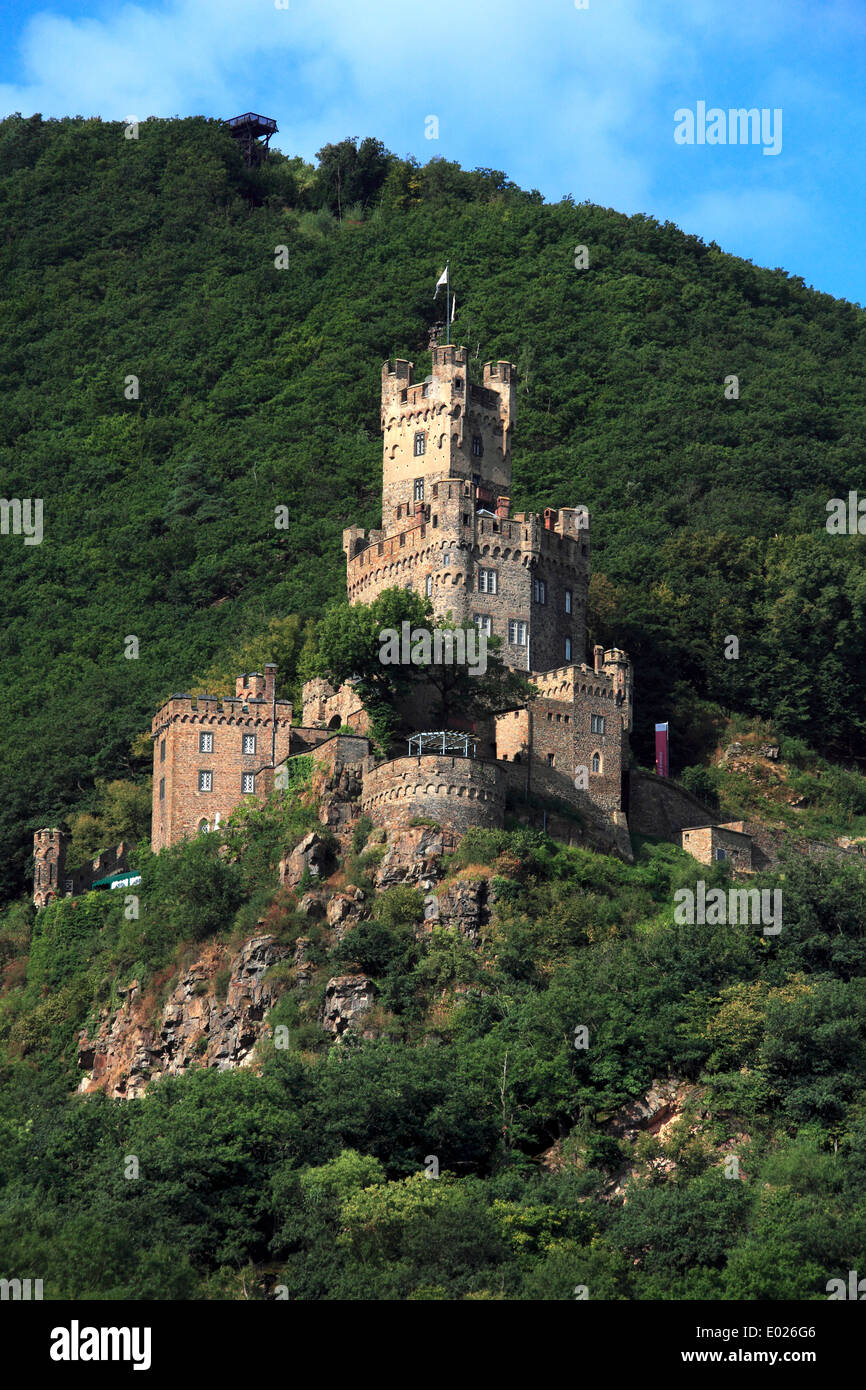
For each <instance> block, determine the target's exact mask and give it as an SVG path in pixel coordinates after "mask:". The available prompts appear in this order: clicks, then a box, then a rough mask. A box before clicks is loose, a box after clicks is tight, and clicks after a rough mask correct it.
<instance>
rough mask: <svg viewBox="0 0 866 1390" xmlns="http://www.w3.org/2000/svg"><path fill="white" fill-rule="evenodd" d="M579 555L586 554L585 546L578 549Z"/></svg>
mask: <svg viewBox="0 0 866 1390" xmlns="http://www.w3.org/2000/svg"><path fill="white" fill-rule="evenodd" d="M580 553H581V555H585V554H586V546H585V545H582V546H581V547H580Z"/></svg>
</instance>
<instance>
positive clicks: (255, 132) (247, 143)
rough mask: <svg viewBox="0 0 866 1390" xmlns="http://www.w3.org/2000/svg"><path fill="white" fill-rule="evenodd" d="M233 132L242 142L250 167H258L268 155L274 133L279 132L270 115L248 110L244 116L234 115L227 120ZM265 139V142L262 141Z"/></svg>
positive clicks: (246, 160) (239, 141)
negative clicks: (259, 114)
mask: <svg viewBox="0 0 866 1390" xmlns="http://www.w3.org/2000/svg"><path fill="white" fill-rule="evenodd" d="M226 125H227V126H228V128H229V131H230V132H231V134H232V135H233V136H234V137H235V139H236V140H237V141H238V143H239V144H240V147H241V149H242V151H243V156H244V163H245V164H246V166H247V168H248V169H251V168H257V167H258V166H259V164H261V162H262V160H264V159H267V157H268V145H269V141H270V138H271V136H272V135H276V133H277V129H278V127H277V123H276V121H274V120H272V119H271V117H270V116H257V115H255V113H254V112H253V111H247V112H245V113H244V115H243V116H232V118H231V120H230V121H226ZM262 139H264V144H262V143H260V142H261V140H262Z"/></svg>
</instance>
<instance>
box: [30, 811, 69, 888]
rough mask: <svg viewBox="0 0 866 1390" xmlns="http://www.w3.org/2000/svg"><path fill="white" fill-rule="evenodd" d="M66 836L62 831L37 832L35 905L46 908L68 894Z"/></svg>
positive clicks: (35, 843) (34, 864) (35, 835)
mask: <svg viewBox="0 0 866 1390" xmlns="http://www.w3.org/2000/svg"><path fill="white" fill-rule="evenodd" d="M65 873H66V835H65V833H64V832H63V831H62V830H57V829H46V830H37V831H36V832H35V834H34V836H33V904H34V906H35V907H44V906H45V904H46V903H50V902H52V901H53V899H54V898H58V897H63V895H64V893H65V892H66V883H65V877H64V875H65Z"/></svg>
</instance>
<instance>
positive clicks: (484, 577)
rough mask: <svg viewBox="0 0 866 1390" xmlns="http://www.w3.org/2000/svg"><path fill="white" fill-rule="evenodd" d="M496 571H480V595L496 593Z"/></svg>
mask: <svg viewBox="0 0 866 1390" xmlns="http://www.w3.org/2000/svg"><path fill="white" fill-rule="evenodd" d="M496 579H497V575H496V570H487V569H479V571H478V592H479V594H495V593H496Z"/></svg>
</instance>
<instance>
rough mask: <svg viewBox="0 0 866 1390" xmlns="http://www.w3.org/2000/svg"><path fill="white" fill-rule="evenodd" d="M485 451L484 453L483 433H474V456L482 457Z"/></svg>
mask: <svg viewBox="0 0 866 1390" xmlns="http://www.w3.org/2000/svg"><path fill="white" fill-rule="evenodd" d="M483 453H484V444H483V443H482V440H481V435H480V434H473V436H472V455H473V457H474V458H477V459H480V458H481V456H482V455H483Z"/></svg>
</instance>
